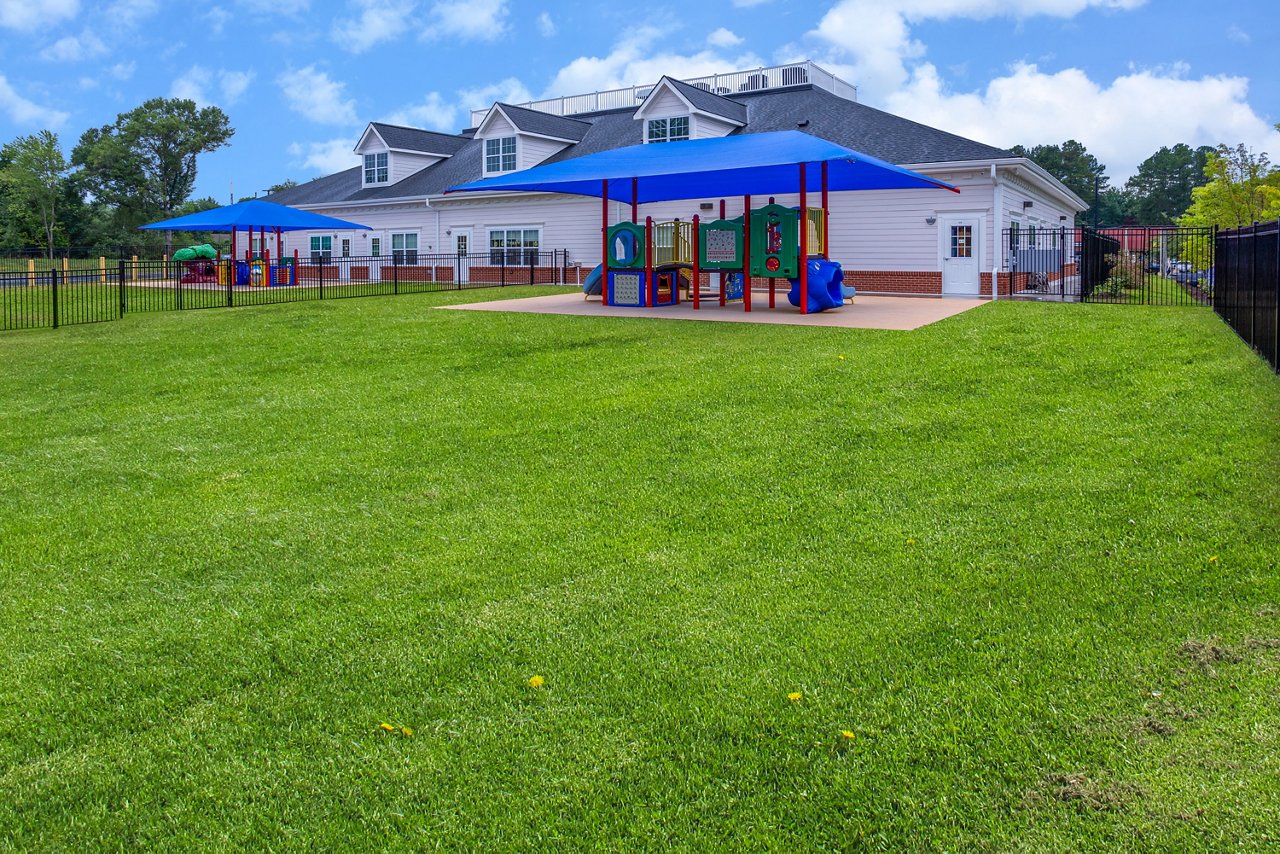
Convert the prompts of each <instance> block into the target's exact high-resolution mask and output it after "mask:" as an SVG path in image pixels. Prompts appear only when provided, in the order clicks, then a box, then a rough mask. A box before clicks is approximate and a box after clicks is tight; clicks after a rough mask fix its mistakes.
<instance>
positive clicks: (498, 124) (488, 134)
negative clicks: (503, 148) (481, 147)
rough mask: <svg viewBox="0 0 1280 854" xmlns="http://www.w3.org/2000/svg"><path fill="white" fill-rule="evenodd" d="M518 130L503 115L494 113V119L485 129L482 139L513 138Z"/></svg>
mask: <svg viewBox="0 0 1280 854" xmlns="http://www.w3.org/2000/svg"><path fill="white" fill-rule="evenodd" d="M515 132H516V129H515V128H514V127H513V126H512V124H511V122H509V121H507V120H506V119H505V118H504V117H503V115H502V114H501V113H494V114H493V119H492V120H491V121H490V122H489V124H488V125H487V126H486V127H485V129H484V136H483V137H482V139H493V138H494V137H496V136H511V134H513V133H515Z"/></svg>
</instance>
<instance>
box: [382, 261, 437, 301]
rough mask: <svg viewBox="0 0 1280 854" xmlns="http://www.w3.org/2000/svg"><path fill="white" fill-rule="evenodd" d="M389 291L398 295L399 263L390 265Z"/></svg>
mask: <svg viewBox="0 0 1280 854" xmlns="http://www.w3.org/2000/svg"><path fill="white" fill-rule="evenodd" d="M394 260H395V259H394V258H392V261H394ZM431 272H432V273H433V274H434V273H435V271H434V270H432V271H431ZM431 278H433V279H434V278H435V276H434V275H432V277H431ZM391 293H393V294H395V295H396V296H400V265H399V264H392V265H391Z"/></svg>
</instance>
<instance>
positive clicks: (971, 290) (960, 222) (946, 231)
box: [938, 216, 982, 296]
mask: <svg viewBox="0 0 1280 854" xmlns="http://www.w3.org/2000/svg"><path fill="white" fill-rule="evenodd" d="M980 222H981V220H979V219H978V217H976V216H953V217H946V218H943V217H939V219H938V224H939V225H938V228H939V231H940V232H941V233H940V235H939V237H940V238H941V240H942V246H941V247H940V249H941V250H942V253H941V254H942V292H943V293H944V294H948V295H950V294H956V295H962V296H977V295H978V294H979V292H980V291H981V288H980V282H981V279H980V277H979V275H978V274H979V272H980V271H979V265H980V263H981V258H982V249H981V247H982V240H981V236H980V235H979V233H978V231H979V224H980Z"/></svg>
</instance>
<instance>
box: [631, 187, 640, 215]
mask: <svg viewBox="0 0 1280 854" xmlns="http://www.w3.org/2000/svg"><path fill="white" fill-rule="evenodd" d="M639 195H640V179H639V178H632V179H631V221H632V222H635V221H636V218H637V217H639V216H640V203H639V202H638V201H636V197H637V196H639Z"/></svg>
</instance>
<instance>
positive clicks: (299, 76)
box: [276, 64, 357, 125]
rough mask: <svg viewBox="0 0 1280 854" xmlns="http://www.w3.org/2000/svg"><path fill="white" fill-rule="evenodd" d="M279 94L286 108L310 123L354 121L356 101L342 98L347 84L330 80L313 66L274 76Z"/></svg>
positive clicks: (328, 123) (349, 123)
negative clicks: (282, 97)
mask: <svg viewBox="0 0 1280 854" xmlns="http://www.w3.org/2000/svg"><path fill="white" fill-rule="evenodd" d="M276 83H277V84H279V86H280V94H282V95H283V96H284V99H285V101H286V102H287V103H288V105H289V109H291V110H293V111H294V112H295V113H298V114H300V115H303V116H306V117H307V118H308V119H310V120H311V121H313V122H317V123H319V124H326V125H352V124H355V123H356V122H357V119H356V102H355V99H353V98H347V97H344V96H345V94H346V88H347V85H346V84H345V83H339V82H338V81H336V80H333V79H331V78H330V77H329V75H328V74H326V73H325V72H323V71H317V70H316V67H315V65H314V64H312V65H308V66H306V67H305V68H299V69H297V70H296V71H286V72H284V73H282V74H280V75H279V76H278V77H276Z"/></svg>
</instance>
